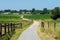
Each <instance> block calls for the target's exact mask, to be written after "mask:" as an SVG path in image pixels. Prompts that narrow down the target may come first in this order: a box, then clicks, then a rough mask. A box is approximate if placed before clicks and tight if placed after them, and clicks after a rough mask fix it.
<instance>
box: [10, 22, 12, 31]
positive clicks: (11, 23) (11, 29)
mask: <svg viewBox="0 0 60 40" xmlns="http://www.w3.org/2000/svg"><path fill="white" fill-rule="evenodd" d="M10 26H11V31H12V23H11V25H10Z"/></svg>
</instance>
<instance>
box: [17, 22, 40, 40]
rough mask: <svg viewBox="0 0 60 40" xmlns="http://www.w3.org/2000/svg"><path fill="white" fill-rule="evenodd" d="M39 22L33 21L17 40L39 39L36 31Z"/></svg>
mask: <svg viewBox="0 0 60 40" xmlns="http://www.w3.org/2000/svg"><path fill="white" fill-rule="evenodd" d="M38 26H39V22H37V21H35V22H34V23H33V24H32V25H31V26H30V27H29V28H28V29H26V30H25V31H24V32H23V33H22V34H21V35H20V37H19V39H18V40H40V38H39V37H38V35H37V33H36V29H37V27H38Z"/></svg>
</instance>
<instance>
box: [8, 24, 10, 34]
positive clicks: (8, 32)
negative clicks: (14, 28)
mask: <svg viewBox="0 0 60 40" xmlns="http://www.w3.org/2000/svg"><path fill="white" fill-rule="evenodd" d="M8 33H10V23H8Z"/></svg>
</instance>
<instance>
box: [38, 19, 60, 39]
mask: <svg viewBox="0 0 60 40" xmlns="http://www.w3.org/2000/svg"><path fill="white" fill-rule="evenodd" d="M43 21H44V20H43ZM48 22H49V27H48ZM55 22H56V27H54V23H55ZM37 33H38V35H39V37H40V38H41V39H42V40H60V22H57V20H56V21H54V20H49V21H47V20H45V21H44V28H42V27H41V21H40V25H39V28H38V29H37Z"/></svg>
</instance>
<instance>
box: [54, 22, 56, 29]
mask: <svg viewBox="0 0 60 40" xmlns="http://www.w3.org/2000/svg"><path fill="white" fill-rule="evenodd" d="M55 28H56V23H55V22H54V30H55Z"/></svg>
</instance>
